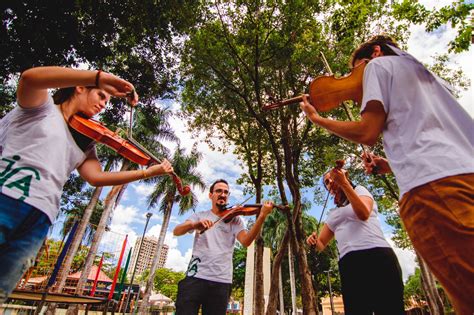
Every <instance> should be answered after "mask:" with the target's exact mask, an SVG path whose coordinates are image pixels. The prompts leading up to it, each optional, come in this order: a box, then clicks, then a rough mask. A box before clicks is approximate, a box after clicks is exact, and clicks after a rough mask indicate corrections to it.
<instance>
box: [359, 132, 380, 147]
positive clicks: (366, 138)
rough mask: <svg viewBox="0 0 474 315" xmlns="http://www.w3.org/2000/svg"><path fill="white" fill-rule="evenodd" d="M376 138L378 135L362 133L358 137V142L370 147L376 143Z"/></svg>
mask: <svg viewBox="0 0 474 315" xmlns="http://www.w3.org/2000/svg"><path fill="white" fill-rule="evenodd" d="M378 139H379V137H378V135H375V136H373V135H370V134H364V135H363V136H362V137H361V139H360V143H362V144H364V145H367V146H369V147H372V146H374V145H375V144H376V143H377V141H378Z"/></svg>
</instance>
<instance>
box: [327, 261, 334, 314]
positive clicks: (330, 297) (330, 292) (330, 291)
mask: <svg viewBox="0 0 474 315" xmlns="http://www.w3.org/2000/svg"><path fill="white" fill-rule="evenodd" d="M330 272H331V269H329V270H326V273H327V274H328V286H329V301H330V302H331V314H332V315H334V303H333V300H332V289H331V277H330V276H329V273H330Z"/></svg>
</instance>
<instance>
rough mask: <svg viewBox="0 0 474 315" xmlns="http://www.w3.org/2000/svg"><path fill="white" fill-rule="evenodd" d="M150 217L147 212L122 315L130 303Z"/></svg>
mask: <svg viewBox="0 0 474 315" xmlns="http://www.w3.org/2000/svg"><path fill="white" fill-rule="evenodd" d="M152 215H153V214H152V213H151V212H148V213H147V214H146V223H145V228H144V229H143V235H142V239H141V241H140V246H138V253H137V259H136V260H135V265H134V266H133V272H132V278H131V279H130V283H129V285H128V291H127V302H126V303H125V307H124V308H123V313H122V314H124V315H125V312H126V311H127V308H128V303H130V290H131V289H132V285H133V279H134V278H135V272H136V271H137V262H138V257H140V252H141V250H142V245H143V240H144V239H145V233H146V228H147V227H148V222H150V218H151V216H152ZM139 295H140V287H139V288H138V293H137V296H139ZM137 301H138V299H137Z"/></svg>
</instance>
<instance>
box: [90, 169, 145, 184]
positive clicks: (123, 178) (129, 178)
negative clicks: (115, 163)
mask: <svg viewBox="0 0 474 315" xmlns="http://www.w3.org/2000/svg"><path fill="white" fill-rule="evenodd" d="M148 177H149V176H148V173H147V170H132V171H122V172H100V173H99V174H96V175H94V178H89V179H87V181H88V182H89V184H91V185H92V186H115V185H123V184H128V183H130V182H134V181H137V180H140V179H145V178H148Z"/></svg>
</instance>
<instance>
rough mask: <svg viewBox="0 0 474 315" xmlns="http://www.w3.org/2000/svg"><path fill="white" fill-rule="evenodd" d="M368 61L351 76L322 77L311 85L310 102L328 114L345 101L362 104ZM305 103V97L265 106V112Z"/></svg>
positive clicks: (353, 71) (355, 68) (350, 74)
mask: <svg viewBox="0 0 474 315" xmlns="http://www.w3.org/2000/svg"><path fill="white" fill-rule="evenodd" d="M367 62H368V60H366V61H365V62H361V63H359V64H358V65H357V66H356V67H354V68H353V69H352V72H350V73H349V74H347V75H345V76H343V77H339V78H336V77H335V76H334V75H322V76H319V77H317V78H316V79H314V80H313V81H312V82H311V84H310V85H309V94H306V95H307V96H308V97H309V102H310V103H311V105H313V106H314V107H315V108H316V110H317V111H318V112H327V111H330V110H332V109H334V108H336V107H338V106H339V105H340V104H341V103H342V102H343V101H349V100H352V101H354V102H356V103H358V104H360V103H361V102H362V80H363V78H364V70H365V66H366V65H367ZM301 101H303V95H300V96H296V97H293V98H290V99H287V100H283V101H280V102H276V103H271V104H267V105H264V106H263V107H262V109H263V110H271V109H276V108H280V107H282V106H285V105H290V104H295V103H298V102H301Z"/></svg>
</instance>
